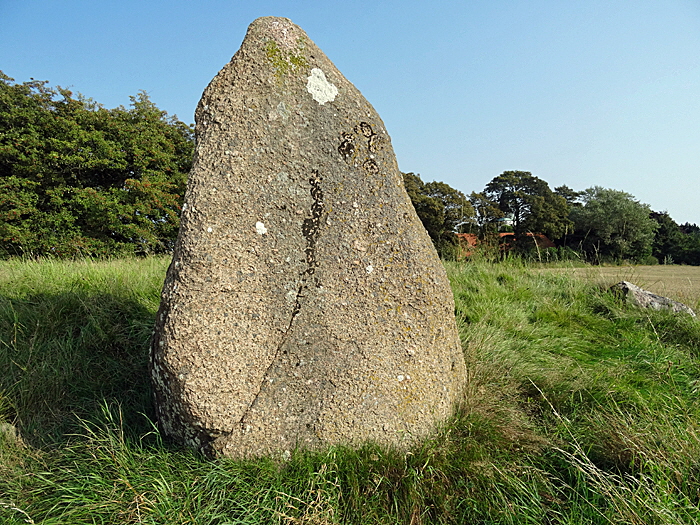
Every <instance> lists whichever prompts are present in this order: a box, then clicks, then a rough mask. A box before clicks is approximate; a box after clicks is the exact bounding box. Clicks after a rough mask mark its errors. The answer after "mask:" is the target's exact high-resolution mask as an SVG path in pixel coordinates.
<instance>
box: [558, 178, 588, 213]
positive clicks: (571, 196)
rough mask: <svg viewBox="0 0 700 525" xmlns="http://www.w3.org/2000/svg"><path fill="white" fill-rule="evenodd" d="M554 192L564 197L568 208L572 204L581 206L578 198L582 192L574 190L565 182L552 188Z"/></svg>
mask: <svg viewBox="0 0 700 525" xmlns="http://www.w3.org/2000/svg"><path fill="white" fill-rule="evenodd" d="M554 193H555V194H557V195H559V196H561V197H564V200H565V201H566V204H568V205H569V208H571V207H573V206H581V203H580V202H579V199H580V198H581V195H582V193H583V192H580V191H574V190H572V189H571V188H569V187H568V186H567V185H566V184H565V185H563V186H557V187H556V188H554Z"/></svg>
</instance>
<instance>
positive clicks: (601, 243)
mask: <svg viewBox="0 0 700 525" xmlns="http://www.w3.org/2000/svg"><path fill="white" fill-rule="evenodd" d="M581 201H582V203H583V206H580V207H574V208H572V209H571V217H572V219H573V221H574V224H575V228H576V233H577V235H578V237H579V239H580V240H579V245H580V247H581V248H582V249H583V251H584V252H585V253H586V255H587V256H588V257H589V258H592V259H594V260H597V261H601V260H602V259H604V258H611V259H616V260H622V259H633V260H643V259H645V258H646V257H648V256H649V255H651V252H652V245H653V242H654V234H655V232H656V230H657V229H658V225H657V223H656V221H655V220H654V219H652V218H650V213H651V210H650V209H649V206H648V205H647V204H642V203H640V202H638V201H637V200H636V199H635V198H634V197H633V196H632V195H630V194H629V193H625V192H624V191H618V190H613V189H606V188H601V187H600V186H594V187H592V188H588V189H587V190H585V191H584V192H583V193H582V195H581Z"/></svg>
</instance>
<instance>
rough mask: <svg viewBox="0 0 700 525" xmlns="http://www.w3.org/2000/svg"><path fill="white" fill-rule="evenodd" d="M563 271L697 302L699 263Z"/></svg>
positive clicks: (693, 304) (688, 301) (677, 299)
mask: <svg viewBox="0 0 700 525" xmlns="http://www.w3.org/2000/svg"><path fill="white" fill-rule="evenodd" d="M565 270H566V273H567V274H568V275H572V276H575V277H578V278H583V279H586V280H588V281H590V282H594V283H598V284H600V285H606V284H612V283H615V282H620V281H629V282H631V283H634V284H636V285H637V286H641V287H642V288H644V289H645V290H649V291H651V292H654V293H656V294H659V295H663V296H665V297H670V298H671V299H675V300H676V301H680V302H682V303H685V304H687V305H688V306H690V307H692V308H694V309H695V308H696V307H697V305H698V303H700V266H680V265H667V266H661V265H658V266H589V267H585V268H566V269H565ZM559 271H563V270H559Z"/></svg>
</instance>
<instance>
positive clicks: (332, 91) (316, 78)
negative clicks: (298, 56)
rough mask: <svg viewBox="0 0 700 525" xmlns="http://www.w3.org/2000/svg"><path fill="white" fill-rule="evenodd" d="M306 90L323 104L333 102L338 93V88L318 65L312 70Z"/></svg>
mask: <svg viewBox="0 0 700 525" xmlns="http://www.w3.org/2000/svg"><path fill="white" fill-rule="evenodd" d="M306 90H307V91H308V92H309V93H311V96H312V97H313V98H314V100H315V101H316V102H318V103H319V104H321V105H323V104H325V103H326V102H333V101H334V100H335V97H336V96H337V95H338V88H337V87H335V86H334V85H333V84H331V83H330V82H328V80H326V75H325V73H324V72H323V71H321V70H320V69H318V68H317V67H315V68H313V69H312V70H311V76H310V77H309V79H308V81H307V82H306Z"/></svg>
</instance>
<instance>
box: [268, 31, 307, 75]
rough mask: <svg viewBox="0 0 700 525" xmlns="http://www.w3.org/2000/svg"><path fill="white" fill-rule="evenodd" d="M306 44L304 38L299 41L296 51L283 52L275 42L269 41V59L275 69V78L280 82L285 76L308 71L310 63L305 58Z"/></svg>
mask: <svg viewBox="0 0 700 525" xmlns="http://www.w3.org/2000/svg"><path fill="white" fill-rule="evenodd" d="M305 47H306V46H305V42H304V39H303V38H299V39H298V40H297V46H296V49H295V50H293V51H282V50H281V49H280V47H279V46H278V45H277V42H275V41H274V40H268V41H267V43H266V44H265V53H266V54H267V59H268V60H269V61H270V64H272V67H273V68H274V69H275V76H277V78H278V79H279V80H282V79H284V77H285V76H287V75H289V74H290V73H291V74H295V73H297V72H300V71H304V70H306V69H308V67H309V63H308V61H307V60H306V57H305V56H304V49H305Z"/></svg>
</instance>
